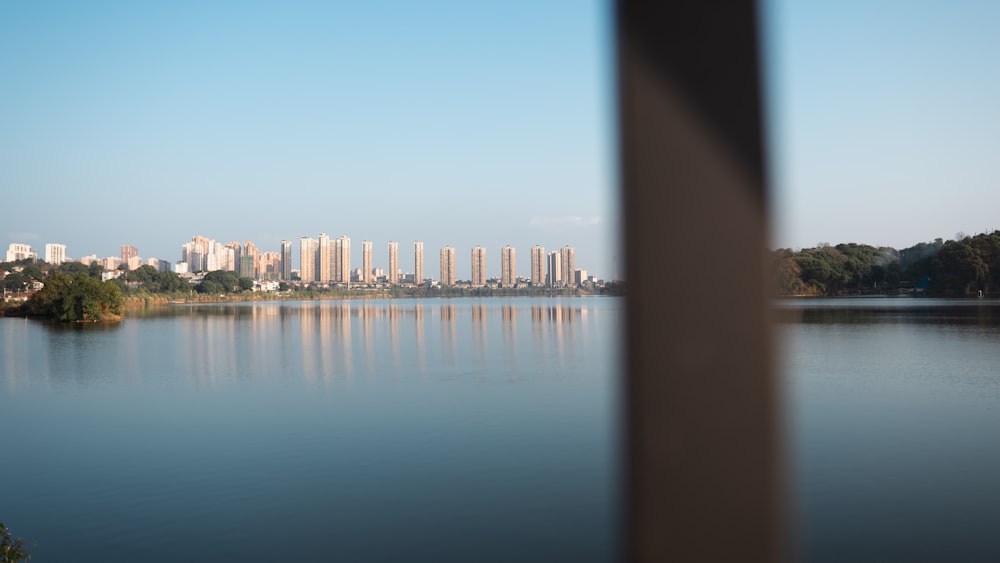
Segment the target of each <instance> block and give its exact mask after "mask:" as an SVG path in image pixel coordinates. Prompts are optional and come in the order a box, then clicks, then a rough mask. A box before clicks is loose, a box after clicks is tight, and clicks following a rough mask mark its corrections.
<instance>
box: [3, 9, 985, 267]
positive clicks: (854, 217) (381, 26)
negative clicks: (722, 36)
mask: <svg viewBox="0 0 1000 563" xmlns="http://www.w3.org/2000/svg"><path fill="white" fill-rule="evenodd" d="M762 10H763V14H764V18H763V21H764V24H765V31H766V33H765V37H766V43H765V45H764V53H765V65H766V69H767V78H768V80H767V95H768V97H767V99H768V102H767V103H768V106H767V117H768V134H769V142H770V146H771V151H772V152H771V154H772V157H771V158H772V165H771V171H772V180H773V189H772V194H773V196H774V197H773V209H774V217H775V222H774V236H773V245H774V246H790V247H793V248H801V247H809V246H813V245H815V244H818V243H820V242H830V243H834V244H836V243H839V242H861V243H868V244H875V245H890V246H895V247H897V248H902V247H906V246H909V245H912V244H915V243H917V242H921V241H927V240H932V239H934V238H937V237H941V238H945V239H948V238H953V237H954V236H955V235H956V234H957V233H960V232H962V233H969V234H974V233H978V232H983V231H988V230H993V229H996V228H1000V221H996V220H995V217H996V211H995V210H997V209H1000V189H997V188H998V187H1000V186H998V184H1000V182H998V181H997V180H1000V166H998V165H996V164H994V162H995V161H998V160H1000V159H998V158H997V157H996V155H998V154H1000V151H998V150H997V149H1000V111H998V110H997V108H996V100H1000V73H998V72H996V71H995V69H996V63H997V61H1000V34H997V33H995V30H994V23H995V22H996V21H1000V3H996V2H972V1H967V0H966V1H959V2H949V3H939V2H927V1H895V0H890V1H885V0H883V1H879V2H861V1H844V2H835V3H834V2H827V3H819V2H801V1H797V0H767V1H766V2H764V3H763V6H762ZM610 31H611V22H610V9H609V7H608V6H607V5H606V3H605V2H601V1H598V0H563V1H545V2H535V1H526V0H511V1H504V2H463V1H453V2H452V1H446V0H429V1H426V2H406V1H392V2H390V1H386V0H373V1H370V2H332V1H331V2H325V1H320V2H307V1H292V2H281V3H278V2H250V1H241V2H236V1H232V2H226V1H214V2H185V1H176V2H125V1H120V2H111V1H95V2H68V1H67V2H56V1H46V0H32V1H27V0H8V1H5V2H0V83H2V84H3V87H0V194H2V195H3V197H4V198H5V201H4V206H3V208H4V211H5V213H4V214H3V219H2V220H0V237H3V238H4V239H6V240H0V243H2V244H4V245H6V244H7V243H10V242H26V243H29V244H32V245H33V246H35V247H36V249H39V250H41V248H42V247H43V245H44V243H46V242H61V243H65V244H66V245H67V246H68V252H69V255H70V256H73V257H80V256H83V255H87V254H97V255H98V256H109V255H117V254H118V248H119V246H120V245H121V244H133V245H135V246H137V247H138V248H139V251H140V254H141V255H142V256H144V257H149V256H155V257H160V258H168V259H170V260H175V261H176V260H178V259H179V258H180V256H179V252H180V250H179V249H180V245H181V244H182V243H183V242H185V241H186V240H188V239H189V238H190V237H191V236H192V235H194V234H201V235H204V236H208V237H211V238H215V239H218V240H221V241H229V240H239V241H244V240H252V241H254V242H255V243H256V244H257V245H258V246H260V247H262V248H264V249H266V250H277V248H278V241H280V240H281V239H289V240H292V241H296V242H297V240H298V238H299V237H301V236H304V235H308V236H313V237H315V236H316V235H317V234H318V233H320V232H326V233H328V234H329V235H331V236H339V235H342V234H346V235H347V236H349V237H351V239H352V241H353V243H354V245H355V246H356V247H357V248H358V249H360V242H361V241H362V240H365V239H367V240H371V241H373V242H374V244H375V249H376V260H375V262H376V265H379V266H385V261H386V259H385V247H386V242H387V241H389V240H397V241H399V243H400V246H401V248H402V249H403V250H404V253H403V257H404V259H403V260H402V261H401V262H402V266H403V267H404V269H406V270H408V271H409V270H411V269H412V263H411V260H410V258H409V256H410V255H409V250H408V249H409V248H411V247H412V246H411V245H412V241H413V240H415V239H420V240H423V241H424V243H425V255H426V263H425V269H426V270H427V271H428V272H431V273H432V275H436V273H434V272H436V269H437V249H438V248H440V247H441V246H443V245H445V244H450V245H453V246H455V247H456V249H457V250H458V252H457V258H458V264H457V267H458V271H459V273H460V277H468V271H469V249H470V248H471V247H472V246H474V245H476V244H481V245H484V246H486V247H487V249H488V252H489V254H488V257H489V260H488V270H489V273H490V275H496V274H497V273H498V272H499V251H500V247H501V246H503V245H505V244H512V245H514V246H516V247H517V249H518V270H519V272H520V273H522V274H527V272H528V264H529V254H528V249H529V248H530V246H531V245H533V244H541V245H543V246H545V247H546V248H547V249H548V250H552V249H555V248H558V247H561V246H563V245H565V244H570V245H573V246H575V247H576V256H577V264H578V266H579V267H583V268H587V269H589V270H590V271H591V272H592V273H595V274H597V275H598V276H602V277H608V278H610V277H611V276H612V275H613V270H614V263H615V259H616V254H617V252H616V250H615V248H616V241H615V237H616V234H617V223H616V219H617V213H618V210H617V208H616V200H617V195H616V193H615V189H616V187H615V186H616V171H615V147H614V139H615V132H614V123H615V121H614V119H615V118H614V94H613V90H614V84H613V69H612V67H611V60H612V53H611V46H612V44H611V40H610ZM296 253H297V244H296ZM353 254H354V258H355V259H354V262H355V264H354V265H355V266H357V265H359V262H360V251H356V252H354V253H353ZM619 266H620V264H619Z"/></svg>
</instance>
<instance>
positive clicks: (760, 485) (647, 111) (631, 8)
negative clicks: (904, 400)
mask: <svg viewBox="0 0 1000 563" xmlns="http://www.w3.org/2000/svg"><path fill="white" fill-rule="evenodd" d="M616 17H617V22H616V24H617V49H618V52H617V55H618V96H619V119H620V125H619V128H620V139H619V140H620V149H621V154H620V167H621V178H622V185H623V192H622V193H623V209H624V221H623V224H624V245H625V249H626V254H627V264H626V272H627V275H626V279H625V281H626V283H627V294H628V330H627V339H626V347H625V357H626V364H627V365H626V369H627V373H628V377H627V383H626V390H625V400H626V405H625V407H626V413H627V414H626V426H627V432H628V436H627V439H626V443H627V448H628V453H627V455H626V465H627V467H626V476H627V479H628V481H627V487H628V492H627V508H626V510H627V520H626V525H625V532H624V533H625V540H626V553H625V556H626V558H627V560H628V561H637V562H641V561H656V562H661V561H727V562H731V561H740V562H748V561H768V562H771V561H781V560H783V559H785V558H786V556H787V553H786V549H785V543H784V542H785V538H784V535H783V533H784V530H783V515H784V510H783V507H784V499H783V495H782V494H781V486H780V485H781V457H780V442H781V440H780V433H779V431H780V421H779V417H778V414H779V408H778V403H777V398H778V396H779V389H778V388H777V380H776V377H775V375H774V373H773V369H772V357H771V347H772V337H771V330H770V325H769V313H768V311H769V309H768V299H769V296H770V291H769V290H770V287H771V286H770V275H769V271H768V269H767V266H766V263H765V260H764V257H765V252H766V248H767V242H768V241H767V205H766V190H765V159H764V139H763V129H762V123H763V119H762V113H761V111H762V107H763V104H762V100H761V76H760V64H759V61H758V52H759V45H758V27H757V17H758V13H757V6H756V4H755V3H754V2H747V1H729V2H727V1H705V0H682V1H671V2H647V1H640V0H619V1H618V3H617V9H616Z"/></svg>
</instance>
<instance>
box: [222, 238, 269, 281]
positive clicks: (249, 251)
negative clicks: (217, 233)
mask: <svg viewBox="0 0 1000 563" xmlns="http://www.w3.org/2000/svg"><path fill="white" fill-rule="evenodd" d="M213 242H214V241H213ZM243 256H249V257H250V258H251V261H250V269H249V270H248V271H246V272H240V277H243V278H253V279H255V280H256V279H259V278H260V271H261V269H260V249H259V248H257V245H256V244H254V243H252V242H250V241H244V242H243V255H241V256H240V264H242V263H243V262H242V260H243Z"/></svg>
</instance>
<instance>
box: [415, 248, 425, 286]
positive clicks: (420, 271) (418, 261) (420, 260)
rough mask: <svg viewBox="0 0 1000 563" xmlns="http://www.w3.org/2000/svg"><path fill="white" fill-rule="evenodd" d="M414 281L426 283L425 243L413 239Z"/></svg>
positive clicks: (418, 283) (417, 283)
mask: <svg viewBox="0 0 1000 563" xmlns="http://www.w3.org/2000/svg"><path fill="white" fill-rule="evenodd" d="M413 283H415V284H416V285H420V284H422V283H424V243H422V242H420V241H419V240H415V241H413Z"/></svg>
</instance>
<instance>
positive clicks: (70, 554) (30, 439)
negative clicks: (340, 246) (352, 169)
mask: <svg viewBox="0 0 1000 563" xmlns="http://www.w3.org/2000/svg"><path fill="white" fill-rule="evenodd" d="M777 307H778V313H779V315H778V316H779V319H780V321H779V323H778V326H777V330H778V332H779V336H780V338H779V342H780V343H781V345H782V354H781V358H782V359H783V367H784V382H785V383H784V395H785V403H786V409H787V416H786V421H787V442H788V465H789V472H788V473H789V476H790V477H789V481H788V483H789V489H790V492H791V495H790V500H791V505H792V506H791V511H792V514H793V522H794V525H795V527H796V529H795V532H796V533H797V538H798V539H797V543H798V545H799V553H800V555H801V558H802V559H803V560H806V561H817V562H826V561H830V562H841V561H852V562H855V561H906V562H913V561H1000V534H998V533H997V532H996V530H997V526H998V525H1000V302H997V301H988V300H987V301H978V300H972V301H954V300H952V301H943V300H932V299H911V298H898V299H890V298H882V299H826V300H797V301H785V302H781V303H780V304H778V306H777ZM623 315H624V302H623V301H621V300H619V299H614V298H580V299H563V300H550V299H510V300H507V299H487V300H472V299H465V300H413V301H408V300H396V301H350V302H346V301H345V302H339V301H326V302H298V303H259V304H238V305H192V306H176V307H167V308H162V309H160V310H158V311H156V312H150V313H143V314H136V315H132V316H130V317H129V318H128V319H127V320H126V321H125V322H124V323H122V324H121V325H117V326H111V327H83V328H80V327H74V328H68V329H67V328H61V327H55V326H52V325H47V324H44V323H40V322H33V321H27V322H26V321H24V320H21V319H0V370H2V372H0V373H2V375H3V379H2V381H0V429H2V430H3V438H2V442H0V448H2V452H3V453H2V457H3V460H4V463H3V465H2V469H0V483H2V484H3V492H2V495H0V503H2V504H0V517H2V518H4V521H5V522H6V523H7V524H8V525H10V526H11V527H12V528H13V529H14V530H15V532H16V533H17V534H18V535H19V536H22V537H25V538H28V539H29V540H30V541H31V542H32V543H33V544H34V545H33V546H32V548H31V551H32V553H34V554H35V559H34V561H38V562H45V561H96V560H100V561H107V562H118V561H121V562H126V561H127V562H134V561H146V562H158V561H237V560H238V561H274V560H281V561H330V560H341V561H411V560H422V561H456V560H457V561H466V560H468V561H545V562H550V561H611V560H613V559H614V555H615V554H616V549H617V534H616V526H617V522H618V515H619V495H618V486H619V485H618V475H619V472H618V465H617V461H616V460H617V456H618V453H619V451H618V447H619V445H618V440H617V436H618V434H617V433H618V431H619V426H618V412H617V401H618V383H619V380H618V374H617V365H618V360H619V358H618V351H617V350H618V347H617V339H618V337H619V334H620V331H621V329H622V323H623Z"/></svg>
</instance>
